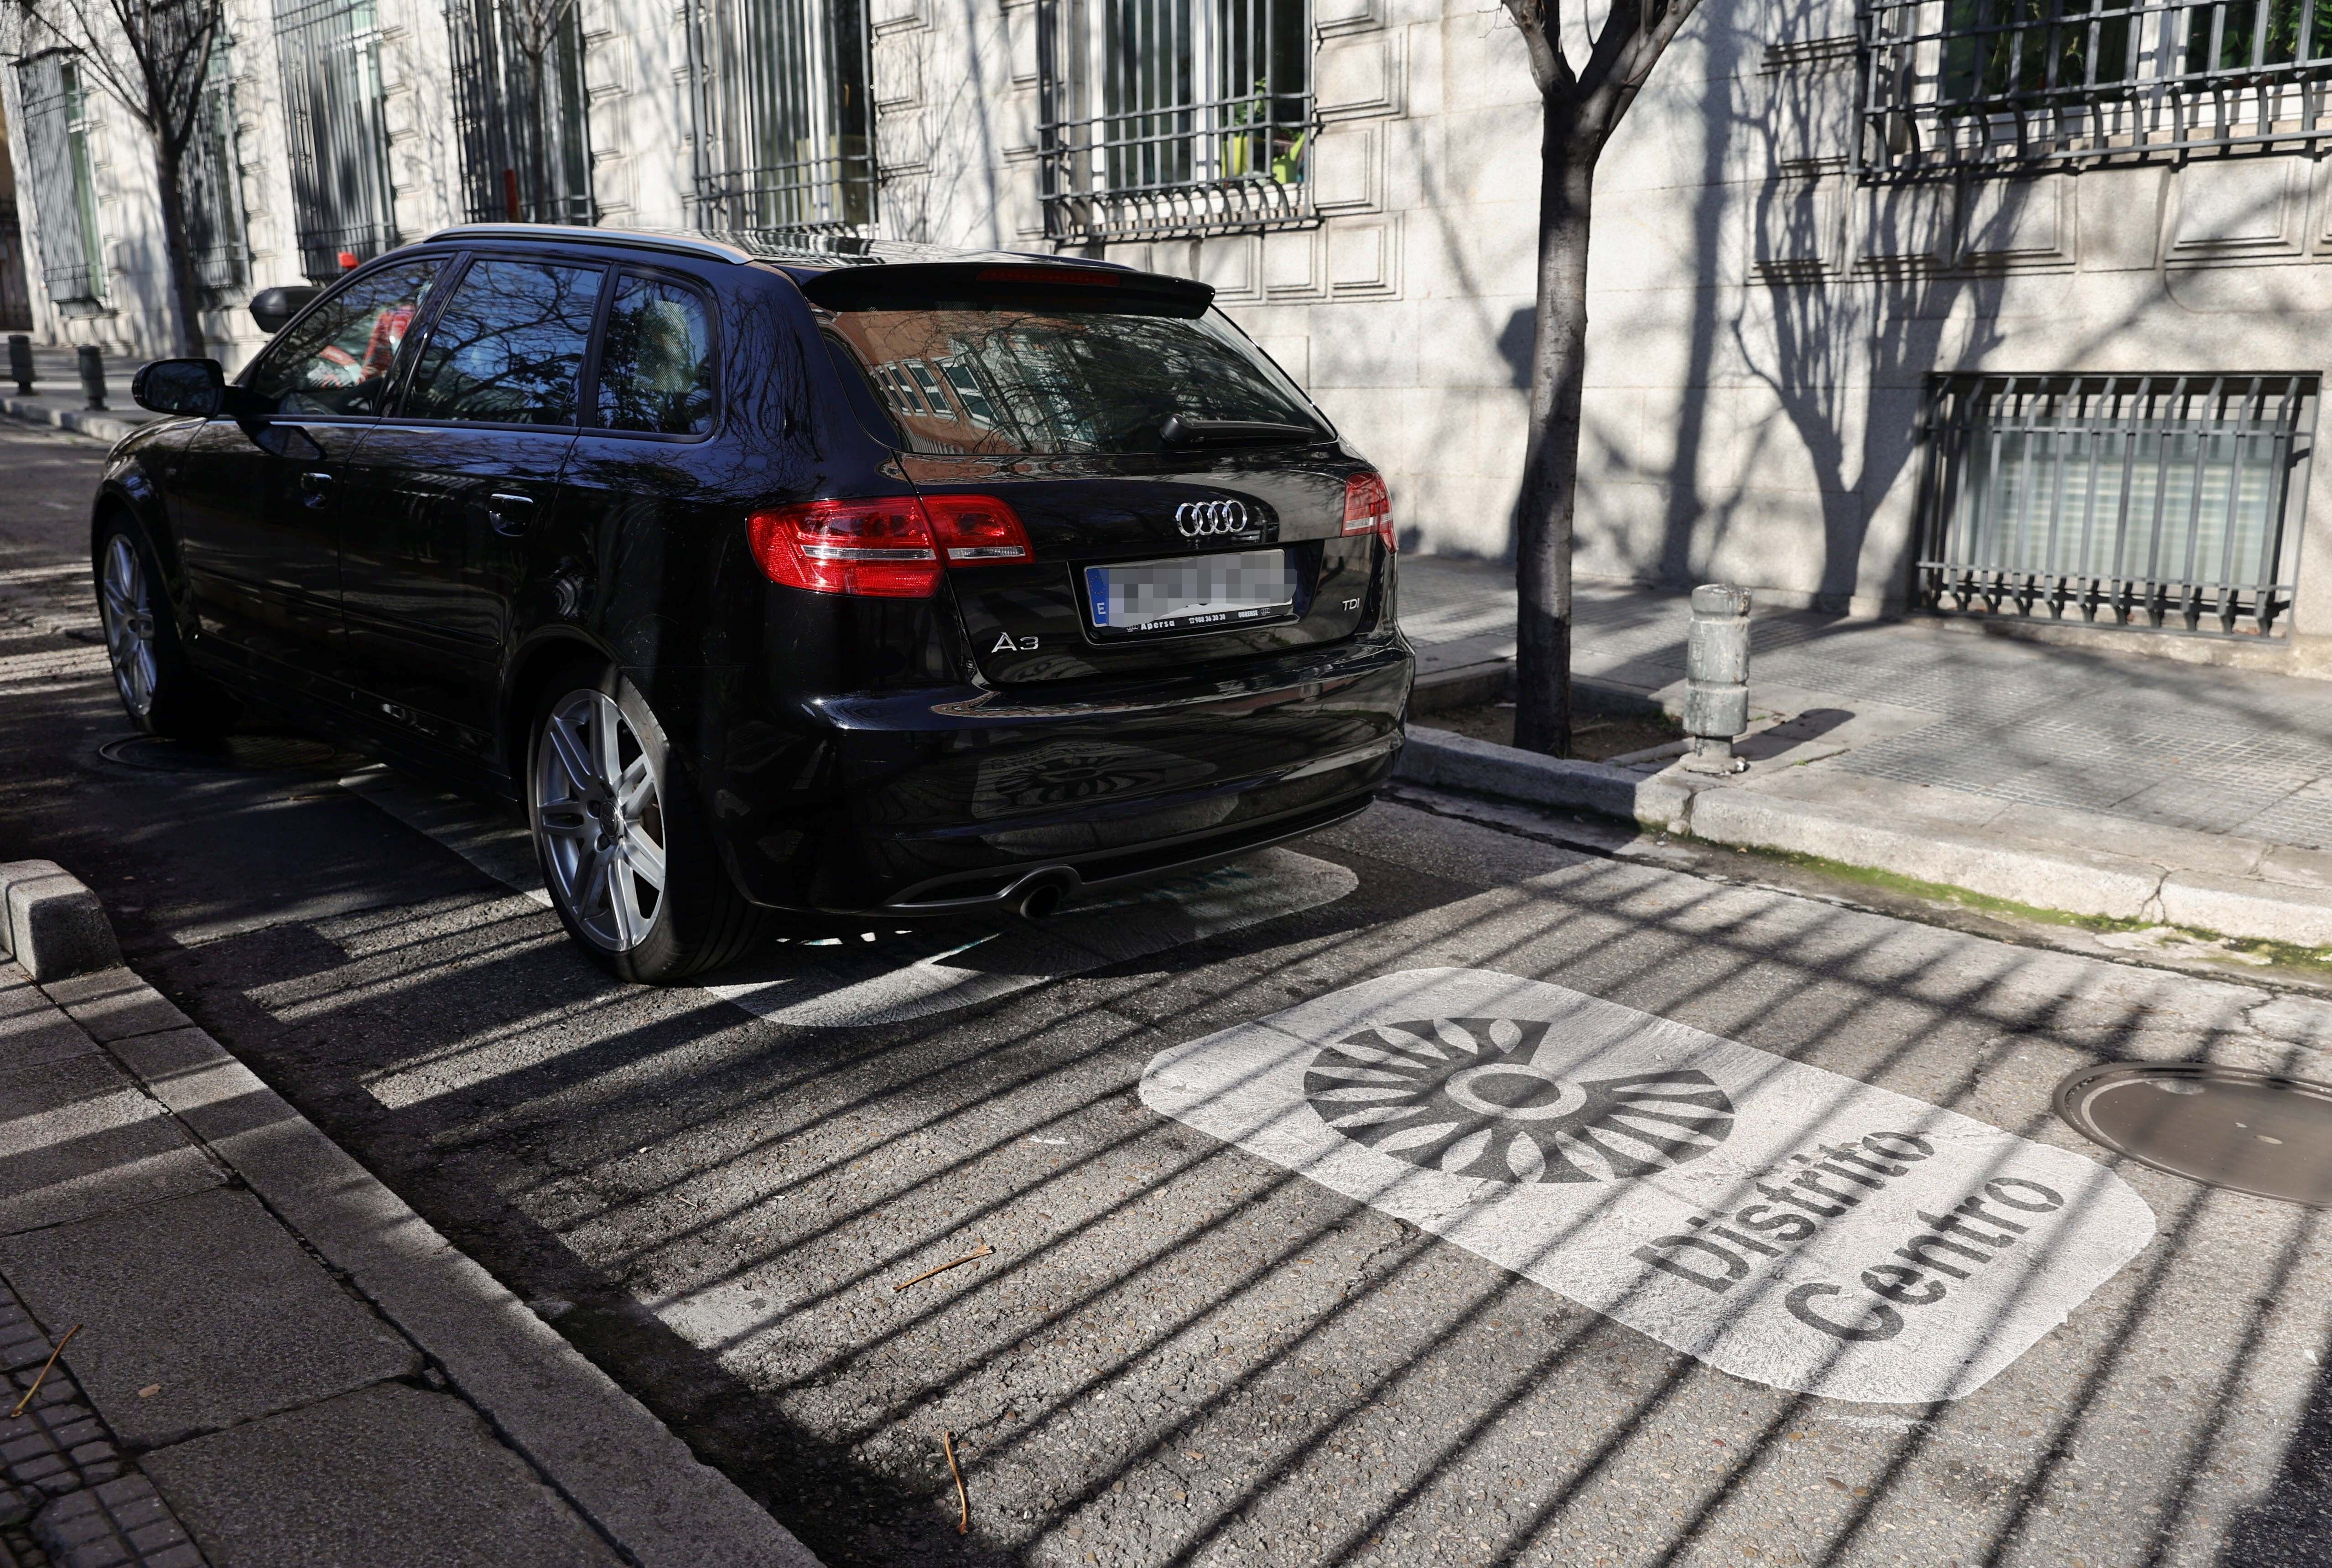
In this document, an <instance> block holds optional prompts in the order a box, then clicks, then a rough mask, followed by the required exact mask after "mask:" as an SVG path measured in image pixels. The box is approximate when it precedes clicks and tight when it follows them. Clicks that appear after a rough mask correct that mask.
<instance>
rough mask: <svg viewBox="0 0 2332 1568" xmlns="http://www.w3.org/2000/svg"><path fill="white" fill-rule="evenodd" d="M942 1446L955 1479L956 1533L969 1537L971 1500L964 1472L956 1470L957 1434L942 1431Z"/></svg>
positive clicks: (950, 1471)
mask: <svg viewBox="0 0 2332 1568" xmlns="http://www.w3.org/2000/svg"><path fill="white" fill-rule="evenodd" d="M940 1446H941V1448H945V1449H946V1450H947V1457H948V1474H949V1475H951V1476H953V1477H955V1506H956V1518H955V1533H956V1534H957V1535H970V1534H971V1498H970V1496H968V1495H966V1493H965V1492H964V1489H963V1472H962V1471H961V1470H959V1469H957V1468H955V1434H954V1433H953V1432H950V1431H941V1433H940Z"/></svg>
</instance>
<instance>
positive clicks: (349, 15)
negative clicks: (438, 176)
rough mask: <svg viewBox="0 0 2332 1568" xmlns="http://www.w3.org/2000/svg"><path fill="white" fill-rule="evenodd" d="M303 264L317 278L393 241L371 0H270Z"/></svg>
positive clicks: (294, 216)
mask: <svg viewBox="0 0 2332 1568" xmlns="http://www.w3.org/2000/svg"><path fill="white" fill-rule="evenodd" d="M275 32H276V53H277V54H278V56H279V58H280V59H281V60H282V68H283V115H284V131H285V134H286V137H287V139H289V141H290V144H291V165H292V229H293V233H294V234H295V236H296V238H297V243H298V244H299V247H300V267H301V272H302V273H303V274H305V275H306V276H307V277H310V278H311V279H314V280H316V281H317V282H325V281H328V280H330V279H331V278H333V277H336V276H338V275H339V272H341V271H342V269H343V267H344V265H345V262H344V260H343V258H347V257H353V258H354V259H355V260H357V261H365V260H367V259H368V258H370V257H373V256H377V255H378V254H380V253H382V252H383V251H386V250H388V249H390V248H391V247H393V246H394V245H395V244H397V220H396V215H395V211H394V209H393V207H392V206H391V205H390V192H389V180H388V131H387V125H386V124H385V122H384V121H383V120H382V110H381V90H380V22H379V16H378V12H377V9H376V5H375V0H275Z"/></svg>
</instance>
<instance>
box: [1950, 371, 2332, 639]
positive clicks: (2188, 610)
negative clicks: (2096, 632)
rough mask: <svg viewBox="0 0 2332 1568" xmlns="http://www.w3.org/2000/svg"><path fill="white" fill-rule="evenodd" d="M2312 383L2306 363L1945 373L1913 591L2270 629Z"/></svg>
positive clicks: (2280, 593) (2291, 532) (2147, 622)
mask: <svg viewBox="0 0 2332 1568" xmlns="http://www.w3.org/2000/svg"><path fill="white" fill-rule="evenodd" d="M2316 392H2317V383H2316V380H2315V379H2314V378H2311V377H2304V376H2098V377H1985V376H1948V377H1939V378H1936V379H1935V382H1934V383H1933V384H1932V385H1931V387H1930V392H1929V397H1928V402H1927V414H1926V421H1925V428H1924V431H1923V435H1924V439H1925V441H1926V447H1927V462H1926V472H1925V479H1924V483H1923V490H1924V494H1923V495H1922V498H1921V500H1922V506H1921V512H1922V514H1923V525H1922V530H1921V547H1920V552H1919V560H1918V566H1917V584H1916V592H1917V597H1918V598H1919V599H1920V601H1921V602H1922V603H1924V604H1926V606H1928V607H1931V608H1936V609H1957V610H1968V609H1972V608H1980V609H1982V610H1983V611H1984V612H1985V613H1989V614H1994V615H1998V614H2008V613H2012V614H2016V615H2022V616H2035V615H2040V614H2042V613H2046V614H2047V615H2048V616H2050V617H2052V618H2058V619H2062V618H2063V617H2065V615H2066V613H2067V611H2068V610H2071V611H2074V612H2076V613H2078V614H2079V617H2080V618H2081V619H2083V620H2085V621H2097V620H2098V618H2099V617H2101V616H2103V617H2108V618H2109V620H2110V622H2111V623H2112V624H2114V625H2118V626H2134V625H2136V626H2149V627H2155V628H2170V629H2184V630H2185V631H2189V632H2193V631H2199V630H2201V629H2202V628H2203V621H2204V620H2205V619H2211V620H2215V621H2216V622H2217V629H2218V630H2219V631H2220V632H2222V633H2232V632H2233V631H2234V630H2235V629H2236V626H2237V624H2238V623H2239V622H2242V621H2246V620H2247V621H2248V622H2249V623H2250V630H2251V632H2252V633H2254V634H2255V635H2258V636H2268V635H2270V634H2271V633H2273V632H2274V631H2275V630H2276V628H2277V626H2278V623H2279V621H2280V620H2281V619H2282V617H2284V615H2285V614H2286V613H2287V612H2288V611H2289V609H2290V607H2291V596H2292V581H2291V578H2292V575H2293V574H2292V571H2291V563H2290V562H2289V560H2288V559H2286V557H2287V551H2286V549H2285V542H2286V540H2287V538H2297V536H2298V529H2297V528H2296V527H2288V526H2287V518H2286V512H2287V510H2288V509H2291V508H2295V507H2296V506H2297V504H2298V501H2297V497H2298V496H2299V495H2300V494H2301V493H2302V492H2304V489H2305V486H2304V485H2302V484H2296V483H2294V475H2295V473H2297V472H2299V471H2300V470H2301V469H2303V468H2304V466H2305V464H2306V461H2307V456H2308V451H2307V448H2308V428H2307V427H2308V425H2312V423H2313V420H2314V405H2315V400H2316Z"/></svg>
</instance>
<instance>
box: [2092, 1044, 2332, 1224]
mask: <svg viewBox="0 0 2332 1568" xmlns="http://www.w3.org/2000/svg"><path fill="white" fill-rule="evenodd" d="M2057 1114H2059V1115H2060V1116H2062V1117H2063V1118H2064V1119H2065V1120H2066V1121H2067V1122H2069V1123H2071V1124H2072V1126H2073V1127H2074V1129H2075V1130H2076V1131H2078V1132H2079V1133H2081V1134H2082V1135H2083V1136H2084V1137H2088V1138H2092V1139H2095V1140H2096V1141H2097V1142H2098V1143H2102V1144H2104V1145H2105V1146H2106V1147H2107V1148H2108V1149H2111V1150H2114V1151H2116V1152H2118V1153H2122V1154H2127V1155H2128V1156H2129V1157H2130V1158H2131V1159H2133V1160H2136V1161H2137V1162H2140V1163H2142V1164H2146V1165H2151V1166H2153V1167H2154V1168H2155V1170H2157V1171H2169V1172H2170V1173H2171V1174H2173V1175H2175V1176H2186V1177H2191V1178H2192V1179H2193V1180H2194V1181H2201V1182H2204V1183H2207V1184H2208V1185H2210V1186H2213V1187H2226V1188H2231V1189H2232V1190H2234V1191H2237V1192H2250V1193H2253V1194H2255V1195H2257V1196H2259V1197H2261V1198H2281V1199H2284V1200H2287V1201H2289V1202H2293V1203H2306V1204H2309V1205H2311V1206H2313V1207H2315V1208H2318V1209H2324V1208H2332V1084H2314V1083H2309V1082H2308V1081H2307V1080H2306V1079H2303V1078H2287V1077H2283V1076H2279V1075H2277V1074H2274V1073H2258V1072H2252V1071H2251V1070H2250V1069H2248V1068H2243V1067H2214V1066H2209V1065H2207V1064H2205V1063H2202V1062H2161V1063H2127V1062H2124V1063H2117V1064H2114V1065H2110V1066H2098V1067H2083V1068H2082V1069H2081V1070H2080V1071H2079V1072H2077V1073H2075V1074H2073V1075H2072V1076H2070V1077H2069V1078H2067V1079H2066V1080H2065V1081H2064V1082H2063V1083H2061V1084H2060V1085H2057Z"/></svg>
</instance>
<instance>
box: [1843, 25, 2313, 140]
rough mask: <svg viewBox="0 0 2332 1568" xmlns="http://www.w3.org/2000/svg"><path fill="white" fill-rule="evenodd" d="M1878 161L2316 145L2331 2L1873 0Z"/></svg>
mask: <svg viewBox="0 0 2332 1568" xmlns="http://www.w3.org/2000/svg"><path fill="white" fill-rule="evenodd" d="M1861 21H1862V28H1863V33H1864V40H1863V42H1864V46H1865V49H1866V52H1867V55H1868V71H1867V72H1866V75H1865V81H1866V83H1867V90H1868V99H1867V101H1866V103H1865V105H1864V124H1865V129H1866V137H1865V147H1864V160H1865V167H1866V170H1867V171H1868V172H1873V173H1897V174H1899V173H1916V172H1919V171H1922V170H1926V169H1964V168H1967V167H1983V166H1986V165H1999V166H2003V167H2027V168H2029V167H2034V166H2036V165H2037V166H2043V167H2046V166H2069V165H2074V164H2080V163H2089V162H2096V161H2099V160H2105V159H2122V160H2138V159H2145V158H2156V157H2164V156H2175V155H2187V154H2192V153H2194V152H2197V151H2207V150H2213V149H2216V150H2220V151H2232V150H2237V149H2243V148H2251V149H2260V148H2270V147H2295V148H2319V149H2320V148H2321V146H2322V144H2323V139H2324V138H2326V137H2327V135H2332V0H2222V3H2219V4H2203V5H2191V4H2184V3H2178V0H1874V3H1871V4H1868V5H1866V6H1865V9H1864V11H1863V14H1862V19H1861Z"/></svg>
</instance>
